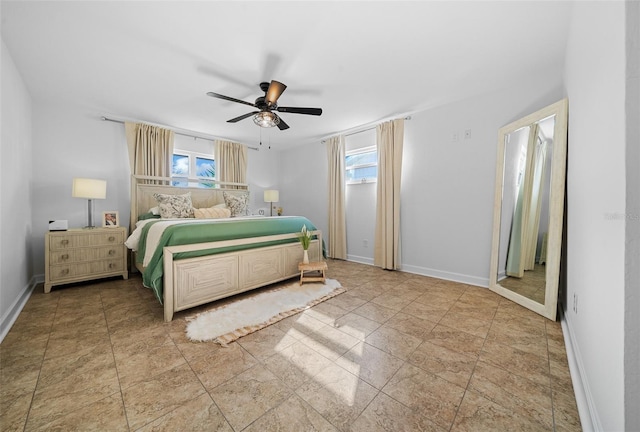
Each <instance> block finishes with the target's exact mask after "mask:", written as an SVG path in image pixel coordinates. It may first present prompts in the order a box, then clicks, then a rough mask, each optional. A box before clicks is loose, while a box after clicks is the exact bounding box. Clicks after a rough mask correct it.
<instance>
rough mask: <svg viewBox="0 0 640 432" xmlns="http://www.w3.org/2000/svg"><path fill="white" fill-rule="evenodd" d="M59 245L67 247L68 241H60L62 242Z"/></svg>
mask: <svg viewBox="0 0 640 432" xmlns="http://www.w3.org/2000/svg"><path fill="white" fill-rule="evenodd" d="M60 244H63V245H68V244H69V240H66V239H65V240H62V241H61V242H60Z"/></svg>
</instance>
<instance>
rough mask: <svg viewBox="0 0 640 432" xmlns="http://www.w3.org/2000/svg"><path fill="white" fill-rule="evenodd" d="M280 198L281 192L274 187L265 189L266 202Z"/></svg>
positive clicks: (276, 200)
mask: <svg viewBox="0 0 640 432" xmlns="http://www.w3.org/2000/svg"><path fill="white" fill-rule="evenodd" d="M279 200H280V192H278V191H277V190H274V189H268V190H266V191H264V202H278V201H279Z"/></svg>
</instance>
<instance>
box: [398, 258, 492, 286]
mask: <svg viewBox="0 0 640 432" xmlns="http://www.w3.org/2000/svg"><path fill="white" fill-rule="evenodd" d="M401 270H402V271H406V272H408V273H414V274H419V275H422V276H429V277H433V278H438V279H445V280H449V281H453V282H460V283H464V284H468V285H475V286H479V287H483V288H488V287H489V279H487V278H481V277H477V276H471V275H465V274H461V273H453V272H447V271H442V270H435V269H430V268H427V267H419V266H412V265H404V264H403V265H402V268H401Z"/></svg>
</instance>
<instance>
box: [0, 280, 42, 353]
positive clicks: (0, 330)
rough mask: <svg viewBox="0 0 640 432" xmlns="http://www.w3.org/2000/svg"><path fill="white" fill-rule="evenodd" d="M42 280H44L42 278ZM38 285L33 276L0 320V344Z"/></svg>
mask: <svg viewBox="0 0 640 432" xmlns="http://www.w3.org/2000/svg"><path fill="white" fill-rule="evenodd" d="M38 276H40V275H38ZM42 280H44V277H43V278H42ZM38 283H39V281H38V277H37V276H33V277H32V278H31V280H30V281H29V284H28V285H27V286H25V287H24V288H22V291H20V294H19V295H18V297H17V298H16V299H15V301H14V302H13V303H12V304H11V307H10V308H9V310H7V312H6V313H5V314H4V316H3V317H2V319H0V342H2V341H3V340H4V338H5V336H7V333H9V330H11V326H13V323H15V322H16V320H17V319H18V316H19V315H20V312H22V309H23V308H24V305H25V304H26V303H27V301H28V300H29V297H31V293H33V289H34V288H35V287H36V285H37V284H38Z"/></svg>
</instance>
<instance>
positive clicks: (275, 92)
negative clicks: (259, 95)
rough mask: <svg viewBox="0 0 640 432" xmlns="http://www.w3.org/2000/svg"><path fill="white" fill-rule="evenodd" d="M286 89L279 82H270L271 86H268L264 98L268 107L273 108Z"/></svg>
mask: <svg viewBox="0 0 640 432" xmlns="http://www.w3.org/2000/svg"><path fill="white" fill-rule="evenodd" d="M286 88H287V86H286V85H284V84H282V83H281V82H279V81H275V80H272V81H271V84H269V89H268V90H267V96H266V97H265V101H266V102H267V104H268V105H269V106H273V105H275V104H276V102H277V101H278V98H279V97H280V95H281V94H282V92H284V91H285V89H286Z"/></svg>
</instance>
